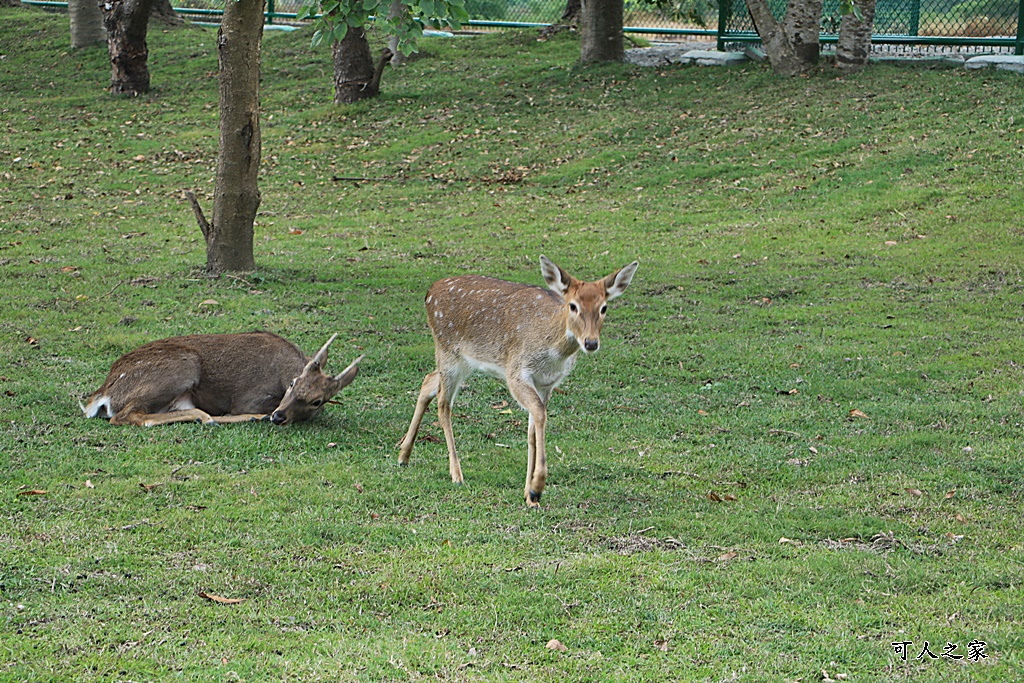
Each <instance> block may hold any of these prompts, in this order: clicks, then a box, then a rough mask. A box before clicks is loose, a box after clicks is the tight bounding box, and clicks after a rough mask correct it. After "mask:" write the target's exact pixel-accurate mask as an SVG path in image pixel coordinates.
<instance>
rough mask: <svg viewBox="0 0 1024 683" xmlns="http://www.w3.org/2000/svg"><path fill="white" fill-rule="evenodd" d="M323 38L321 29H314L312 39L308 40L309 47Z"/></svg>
mask: <svg viewBox="0 0 1024 683" xmlns="http://www.w3.org/2000/svg"><path fill="white" fill-rule="evenodd" d="M323 40H324V32H323V31H321V30H316V31H314V32H313V40H312V41H310V46H311V47H316V46H318V45H319V44H320V43H322V42H323Z"/></svg>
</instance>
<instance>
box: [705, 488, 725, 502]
mask: <svg viewBox="0 0 1024 683" xmlns="http://www.w3.org/2000/svg"><path fill="white" fill-rule="evenodd" d="M708 500H713V501H715V502H716V503H721V502H722V497H721V496H719V495H718V494H717V493H715V492H714V491H708Z"/></svg>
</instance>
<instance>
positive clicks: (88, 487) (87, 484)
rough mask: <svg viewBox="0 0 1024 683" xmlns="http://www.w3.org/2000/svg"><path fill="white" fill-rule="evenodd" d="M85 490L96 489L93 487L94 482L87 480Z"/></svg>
mask: <svg viewBox="0 0 1024 683" xmlns="http://www.w3.org/2000/svg"><path fill="white" fill-rule="evenodd" d="M85 488H87V489H94V488H96V487H95V486H93V485H92V481H91V480H89V479H86V480H85Z"/></svg>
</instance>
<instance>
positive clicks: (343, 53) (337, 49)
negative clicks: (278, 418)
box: [332, 27, 392, 104]
mask: <svg viewBox="0 0 1024 683" xmlns="http://www.w3.org/2000/svg"><path fill="white" fill-rule="evenodd" d="M332 50H333V53H334V103H335V104H349V103H351V102H358V101H359V100H364V99H367V98H369V97H376V96H377V95H378V94H379V93H380V78H381V76H382V75H383V73H384V66H385V65H386V64H387V62H388V60H389V59H391V56H392V53H391V50H389V49H385V50H384V51H383V52H382V53H381V56H380V59H379V60H378V61H377V67H376V68H374V66H373V55H372V54H370V44H369V43H368V42H367V41H366V32H365V31H364V30H363V29H362V27H352V28H349V30H348V33H346V34H345V37H344V38H343V39H342V40H340V41H338V42H336V43H335V44H334V46H333V47H332Z"/></svg>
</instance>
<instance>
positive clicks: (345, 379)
mask: <svg viewBox="0 0 1024 683" xmlns="http://www.w3.org/2000/svg"><path fill="white" fill-rule="evenodd" d="M363 358H366V356H359V358H356V359H355V360H354V361H352V362H351V363H349V366H348V367H347V368H345V369H344V370H342V371H341V372H340V373H338V376H337V377H335V378H334V381H335V382H338V389H339V390H340V389H344V388H345V387H347V386H348V385H349V384H352V380H354V379H355V378H356V375H358V374H359V361H361V360H362V359H363Z"/></svg>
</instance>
